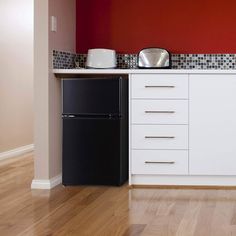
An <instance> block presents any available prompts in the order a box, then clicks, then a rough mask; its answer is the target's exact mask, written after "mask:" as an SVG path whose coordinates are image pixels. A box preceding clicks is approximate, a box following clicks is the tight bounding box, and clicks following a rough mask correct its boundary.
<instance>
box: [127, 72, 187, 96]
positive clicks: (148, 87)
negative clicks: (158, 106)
mask: <svg viewBox="0 0 236 236" xmlns="http://www.w3.org/2000/svg"><path fill="white" fill-rule="evenodd" d="M132 78H133V81H132V82H133V83H132V88H131V91H132V98H133V99H135V98H138V99H152V98H153V99H187V98H188V75H186V74H137V75H132Z"/></svg>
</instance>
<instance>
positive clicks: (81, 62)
mask: <svg viewBox="0 0 236 236" xmlns="http://www.w3.org/2000/svg"><path fill="white" fill-rule="evenodd" d="M86 58H87V55H86V54H73V53H68V52H60V51H53V66H54V68H55V69H71V68H75V67H82V68H85V63H86ZM137 61H138V56H137V54H117V68H119V69H134V68H137ZM172 68H173V69H218V70H220V69H236V54H172Z"/></svg>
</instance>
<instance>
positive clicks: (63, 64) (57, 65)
mask: <svg viewBox="0 0 236 236" xmlns="http://www.w3.org/2000/svg"><path fill="white" fill-rule="evenodd" d="M75 56H76V54H74V53H70V52H62V51H56V50H53V68H54V69H72V68H75Z"/></svg>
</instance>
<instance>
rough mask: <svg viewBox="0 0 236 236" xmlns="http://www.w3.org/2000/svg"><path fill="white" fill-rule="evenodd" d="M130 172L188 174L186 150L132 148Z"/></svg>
mask: <svg viewBox="0 0 236 236" xmlns="http://www.w3.org/2000/svg"><path fill="white" fill-rule="evenodd" d="M132 156H133V159H132V160H133V162H132V174H141V175H142V174H147V175H150V174H152V175H167V174H171V175H180V174H182V175H183V174H184V175H185V174H188V151H186V150H184V151H183V150H133V151H132Z"/></svg>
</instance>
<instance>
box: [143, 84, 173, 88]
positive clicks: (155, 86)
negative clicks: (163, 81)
mask: <svg viewBox="0 0 236 236" xmlns="http://www.w3.org/2000/svg"><path fill="white" fill-rule="evenodd" d="M145 88H175V86H173V85H145Z"/></svg>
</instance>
